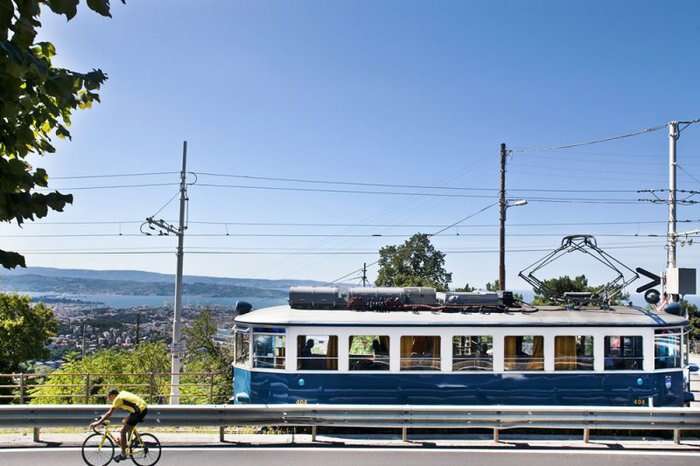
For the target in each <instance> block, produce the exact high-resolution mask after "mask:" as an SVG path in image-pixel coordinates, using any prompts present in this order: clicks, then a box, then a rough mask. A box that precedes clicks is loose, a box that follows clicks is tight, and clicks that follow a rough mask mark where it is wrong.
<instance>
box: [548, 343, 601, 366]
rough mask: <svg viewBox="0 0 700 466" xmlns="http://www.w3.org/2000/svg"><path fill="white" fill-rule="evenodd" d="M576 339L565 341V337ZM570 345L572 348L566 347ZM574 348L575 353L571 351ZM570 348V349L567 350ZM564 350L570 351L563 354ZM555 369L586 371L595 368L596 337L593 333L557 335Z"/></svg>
mask: <svg viewBox="0 0 700 466" xmlns="http://www.w3.org/2000/svg"><path fill="white" fill-rule="evenodd" d="M564 338H566V339H571V338H573V339H574V345H573V347H571V342H570V341H569V342H568V343H567V342H565V341H564V340H563V339H564ZM566 346H570V348H566ZM571 349H573V350H574V351H573V354H572V352H571V351H570V350H571ZM567 350H568V351H567ZM562 352H566V353H568V354H567V355H562V354H561V353H562ZM554 370H555V371H586V372H591V371H594V370H595V337H593V336H592V335H555V336H554Z"/></svg>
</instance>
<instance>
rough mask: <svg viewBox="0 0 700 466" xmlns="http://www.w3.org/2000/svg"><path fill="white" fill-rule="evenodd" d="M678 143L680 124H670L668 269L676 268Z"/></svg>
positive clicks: (673, 122) (672, 122)
mask: <svg viewBox="0 0 700 466" xmlns="http://www.w3.org/2000/svg"><path fill="white" fill-rule="evenodd" d="M677 142H678V122H677V121H671V122H669V124H668V248H667V251H666V268H667V269H670V268H673V267H676V265H677V262H676V241H677V239H678V238H677V236H676V225H677V218H676V143H677Z"/></svg>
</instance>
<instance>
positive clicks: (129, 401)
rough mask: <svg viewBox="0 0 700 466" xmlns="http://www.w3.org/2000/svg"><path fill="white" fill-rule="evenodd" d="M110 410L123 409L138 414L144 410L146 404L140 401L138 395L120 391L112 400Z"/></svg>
mask: <svg viewBox="0 0 700 466" xmlns="http://www.w3.org/2000/svg"><path fill="white" fill-rule="evenodd" d="M112 408H114V409H123V410H124V411H128V412H130V413H140V412H142V411H143V410H145V409H146V402H145V401H143V400H142V399H141V397H139V396H138V395H134V394H133V393H131V392H127V391H121V392H119V395H117V396H116V398H114V401H113V402H112Z"/></svg>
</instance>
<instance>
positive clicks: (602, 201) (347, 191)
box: [197, 183, 640, 204]
mask: <svg viewBox="0 0 700 466" xmlns="http://www.w3.org/2000/svg"><path fill="white" fill-rule="evenodd" d="M197 186H199V187H208V188H232V189H251V190H263V191H296V192H314V193H334V194H371V195H385V196H419V197H447V198H467V199H496V198H497V196H496V195H493V196H485V195H474V194H451V193H423V192H416V191H365V190H352V189H327V188H297V187H292V186H251V185H235V184H213V183H198V184H197ZM635 192H636V191H635ZM528 201H531V202H555V203H560V202H561V203H584V204H586V203H588V204H590V203H595V204H636V203H638V202H640V200H639V199H619V198H618V199H615V198H556V197H552V198H550V197H528Z"/></svg>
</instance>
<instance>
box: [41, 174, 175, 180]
mask: <svg viewBox="0 0 700 466" xmlns="http://www.w3.org/2000/svg"><path fill="white" fill-rule="evenodd" d="M178 173H180V172H141V173H113V174H99V175H72V176H51V177H49V178H50V179H52V180H84V179H92V178H132V177H134V176H157V175H174V174H178Z"/></svg>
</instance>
